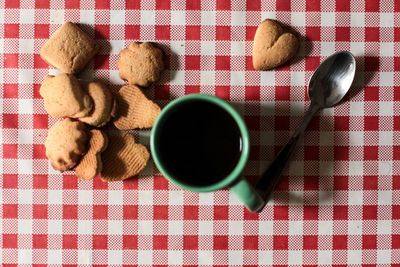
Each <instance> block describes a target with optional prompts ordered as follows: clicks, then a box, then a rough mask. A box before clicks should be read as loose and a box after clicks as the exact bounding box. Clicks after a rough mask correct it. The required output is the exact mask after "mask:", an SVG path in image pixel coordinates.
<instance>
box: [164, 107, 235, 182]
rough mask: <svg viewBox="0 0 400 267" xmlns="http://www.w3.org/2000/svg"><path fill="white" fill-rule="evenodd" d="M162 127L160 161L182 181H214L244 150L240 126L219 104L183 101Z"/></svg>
mask: <svg viewBox="0 0 400 267" xmlns="http://www.w3.org/2000/svg"><path fill="white" fill-rule="evenodd" d="M160 126H161V127H160V129H159V130H160V131H159V133H160V136H158V137H157V138H158V140H159V155H160V160H161V161H162V162H163V165H164V166H165V168H166V170H167V171H168V172H169V173H171V174H172V175H173V176H174V177H176V178H177V179H179V180H181V181H183V182H187V183H189V184H193V185H209V184H213V183H215V182H217V181H219V180H221V179H223V178H224V177H226V176H227V175H228V174H229V173H230V172H231V171H232V170H233V169H234V167H235V166H236V165H237V163H238V160H239V158H240V154H241V149H242V147H241V146H242V140H241V135H240V131H239V128H238V126H237V124H236V122H235V121H234V119H233V118H232V117H231V115H230V114H229V113H227V112H226V111H225V110H224V109H222V108H221V107H219V106H217V105H214V104H211V103H208V102H205V101H200V100H199V101H192V102H188V103H184V104H181V105H180V106H179V107H177V108H176V109H175V110H174V111H173V113H171V114H170V116H168V118H166V119H165V121H164V123H163V124H162V125H160Z"/></svg>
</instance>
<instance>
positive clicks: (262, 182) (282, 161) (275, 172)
mask: <svg viewBox="0 0 400 267" xmlns="http://www.w3.org/2000/svg"><path fill="white" fill-rule="evenodd" d="M318 110H319V107H318V106H316V105H314V104H313V103H311V105H310V107H309V108H308V110H307V112H306V114H305V116H304V119H303V121H302V123H301V124H300V125H299V127H298V128H297V130H296V131H295V132H294V134H293V135H292V137H291V138H290V140H289V142H288V143H287V144H286V145H285V146H284V147H283V148H282V149H281V150H280V151H279V153H278V155H277V156H276V158H275V159H274V160H273V161H272V163H271V164H270V165H269V166H268V168H267V169H266V170H265V172H264V173H263V174H262V175H261V178H260V179H259V181H258V182H257V185H256V190H257V192H258V193H259V194H260V196H261V197H262V198H263V199H264V200H265V201H266V203H267V201H268V197H269V196H270V194H271V192H272V191H273V189H274V188H275V186H276V185H277V184H278V182H279V180H280V177H281V173H282V171H283V169H284V168H285V166H286V163H287V162H288V160H289V158H290V156H291V155H292V153H293V151H294V149H295V148H296V145H297V142H298V140H299V139H300V136H301V135H302V134H303V132H304V130H305V129H306V128H307V125H308V124H309V123H310V121H311V119H312V117H313V116H314V114H315V113H316V112H317V111H318Z"/></svg>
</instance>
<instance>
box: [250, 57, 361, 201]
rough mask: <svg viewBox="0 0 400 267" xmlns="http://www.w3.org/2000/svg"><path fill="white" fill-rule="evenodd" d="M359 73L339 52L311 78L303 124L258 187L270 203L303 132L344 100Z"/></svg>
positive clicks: (354, 63)
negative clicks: (325, 110) (324, 111)
mask: <svg viewBox="0 0 400 267" xmlns="http://www.w3.org/2000/svg"><path fill="white" fill-rule="evenodd" d="M355 73H356V61H355V59H354V56H353V55H352V54H351V53H350V52H346V51H342V52H337V53H335V54H333V55H331V56H330V57H328V58H327V59H326V60H325V61H324V62H322V63H321V65H320V66H319V67H318V69H317V70H316V71H315V72H314V74H313V75H312V77H311V79H310V82H309V83H308V95H309V97H310V99H311V104H310V107H309V108H308V110H307V112H306V114H305V116H304V119H303V122H302V123H301V124H300V126H299V127H298V128H297V130H296V131H295V132H294V134H293V135H292V137H291V138H290V140H289V142H288V143H287V144H286V145H285V146H284V147H283V148H282V150H281V151H280V152H279V153H278V155H277V156H276V158H275V160H274V161H273V162H272V163H271V165H269V167H268V169H267V170H266V171H265V172H264V173H263V175H262V176H261V178H260V180H259V181H258V183H257V185H256V190H257V192H258V193H259V194H260V196H262V197H263V198H264V200H265V203H267V202H268V198H269V196H270V194H271V192H272V190H273V189H274V187H275V186H276V184H277V183H278V182H279V180H280V176H281V173H282V170H283V169H284V167H285V165H286V163H287V161H288V159H289V157H290V155H291V154H292V153H293V151H294V148H295V147H296V144H297V141H298V140H299V138H300V136H301V135H302V134H303V133H304V130H305V129H306V128H307V125H308V124H309V122H310V121H311V119H312V117H313V116H314V114H315V113H317V112H318V111H319V110H321V109H323V108H329V107H332V106H334V105H336V104H337V103H339V102H340V100H342V99H343V97H344V96H345V95H346V93H347V91H348V90H349V89H350V86H351V84H352V82H353V79H354V75H355Z"/></svg>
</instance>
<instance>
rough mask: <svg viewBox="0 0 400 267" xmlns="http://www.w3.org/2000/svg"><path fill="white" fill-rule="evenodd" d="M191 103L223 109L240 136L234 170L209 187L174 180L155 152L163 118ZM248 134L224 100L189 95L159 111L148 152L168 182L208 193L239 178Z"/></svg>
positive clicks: (235, 112)
mask: <svg viewBox="0 0 400 267" xmlns="http://www.w3.org/2000/svg"><path fill="white" fill-rule="evenodd" d="M191 101H206V102H209V103H212V104H215V105H217V106H219V107H221V108H223V109H224V110H225V111H226V112H228V113H229V115H230V116H231V117H232V118H233V119H234V121H235V122H236V125H237V126H238V128H239V131H240V135H241V137H242V152H241V154H240V158H239V161H238V162H237V164H236V166H235V168H233V170H232V171H231V172H230V173H229V174H228V175H226V176H225V178H223V179H222V180H220V181H218V182H217V183H214V184H210V185H205V186H201V185H193V184H189V183H186V182H184V181H182V180H180V179H176V178H175V177H174V176H173V175H172V174H171V173H170V172H169V171H168V170H167V169H166V168H164V166H163V163H162V161H161V160H160V158H159V156H158V151H157V140H156V139H157V138H156V135H157V134H158V129H159V127H160V125H161V124H162V123H163V121H164V120H165V118H166V117H167V115H168V114H170V113H171V112H172V111H173V110H174V109H175V108H176V107H177V106H179V105H181V104H183V103H187V102H191ZM249 139H250V138H249V132H248V130H247V126H246V124H245V122H244V120H243V118H242V117H241V115H240V114H239V113H238V112H237V111H236V110H235V109H234V108H233V107H232V105H231V104H229V103H228V102H226V101H225V100H223V99H221V98H218V97H216V96H212V95H206V94H190V95H185V96H182V97H179V98H177V99H175V100H172V101H171V102H170V103H168V104H167V105H166V106H165V107H164V108H163V109H162V111H161V113H160V115H159V116H158V118H157V119H156V121H155V123H154V126H153V128H152V130H151V135H150V151H151V154H152V158H153V160H154V162H155V164H156V166H157V168H158V169H159V171H160V172H161V173H162V174H163V175H164V176H165V178H167V179H168V180H169V181H171V182H172V183H173V184H175V185H177V186H179V187H181V188H184V189H187V190H189V191H194V192H210V191H215V190H218V189H221V188H224V187H227V186H229V185H230V184H232V183H234V182H235V181H236V180H237V179H239V178H240V175H241V174H242V172H243V170H244V168H245V166H246V163H247V161H248V159H249V152H250V140H249Z"/></svg>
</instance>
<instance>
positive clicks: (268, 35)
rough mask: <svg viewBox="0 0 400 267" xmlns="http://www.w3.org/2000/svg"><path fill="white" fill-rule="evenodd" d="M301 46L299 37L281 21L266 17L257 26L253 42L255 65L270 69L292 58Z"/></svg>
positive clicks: (255, 66) (258, 68)
mask: <svg viewBox="0 0 400 267" xmlns="http://www.w3.org/2000/svg"><path fill="white" fill-rule="evenodd" d="M298 48H299V40H298V39H297V37H296V36H295V35H294V34H293V33H291V32H289V31H287V30H286V29H284V28H283V27H282V26H281V25H280V23H279V22H277V21H275V20H270V19H266V20H264V21H263V22H262V23H261V24H260V25H259V26H258V28H257V31H256V34H255V35H254V44H253V67H254V69H256V70H268V69H272V68H274V67H277V66H279V65H281V64H283V63H285V62H286V61H288V60H289V59H291V58H292V57H293V56H294V55H295V54H296V52H297V50H298Z"/></svg>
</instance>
